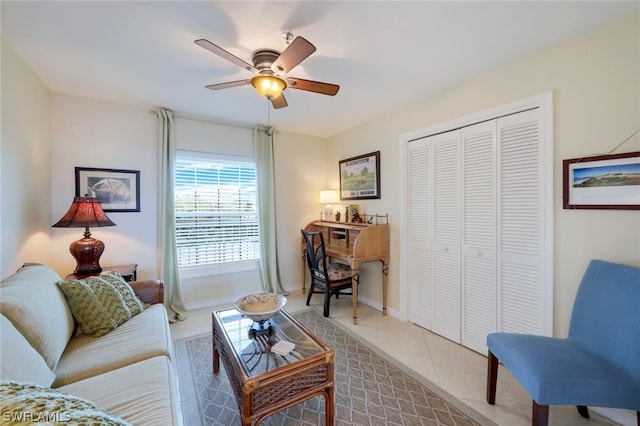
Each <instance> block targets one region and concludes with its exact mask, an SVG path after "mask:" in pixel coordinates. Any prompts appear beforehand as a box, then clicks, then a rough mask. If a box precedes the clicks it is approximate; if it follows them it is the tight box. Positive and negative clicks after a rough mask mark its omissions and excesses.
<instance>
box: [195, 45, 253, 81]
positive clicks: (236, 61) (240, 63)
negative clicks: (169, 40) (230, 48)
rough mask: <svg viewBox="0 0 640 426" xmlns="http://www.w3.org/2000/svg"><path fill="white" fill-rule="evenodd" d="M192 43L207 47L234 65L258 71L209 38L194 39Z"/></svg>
mask: <svg viewBox="0 0 640 426" xmlns="http://www.w3.org/2000/svg"><path fill="white" fill-rule="evenodd" d="M194 43H195V44H197V45H198V46H200V47H203V48H205V49H207V50H208V51H209V52H212V53H215V54H216V55H218V56H220V57H221V58H223V59H226V60H227V61H229V62H231V63H232V64H235V65H237V66H239V67H240V68H244V69H246V70H247V71H253V72H255V73H257V72H258V70H257V69H256V68H255V67H254V66H253V65H251V64H249V63H248V62H246V61H244V60H242V59H240V58H238V57H237V56H236V55H234V54H232V53H229V52H227V51H226V50H224V49H223V48H222V47H220V46H216V45H215V44H213V43H211V42H210V41H209V40H205V39H203V38H200V39H198V40H195V41H194Z"/></svg>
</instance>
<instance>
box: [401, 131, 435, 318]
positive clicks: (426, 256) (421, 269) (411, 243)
mask: <svg viewBox="0 0 640 426" xmlns="http://www.w3.org/2000/svg"><path fill="white" fill-rule="evenodd" d="M431 159H432V155H431V145H430V143H429V141H428V140H427V139H420V140H417V141H412V142H410V143H409V151H408V170H407V182H408V184H407V200H408V206H407V211H408V227H409V229H410V232H409V235H408V248H409V251H408V262H407V265H408V274H407V277H408V285H409V301H410V302H409V303H410V306H409V308H410V310H411V312H410V315H409V320H410V321H411V322H414V323H415V324H418V325H419V326H421V327H424V328H427V329H431V327H432V316H433V303H432V301H433V292H432V291H431V288H432V285H431V282H432V278H431V277H432V267H431V240H432V239H433V237H432V234H431V218H432V214H431V182H432V177H431V175H432V170H431Z"/></svg>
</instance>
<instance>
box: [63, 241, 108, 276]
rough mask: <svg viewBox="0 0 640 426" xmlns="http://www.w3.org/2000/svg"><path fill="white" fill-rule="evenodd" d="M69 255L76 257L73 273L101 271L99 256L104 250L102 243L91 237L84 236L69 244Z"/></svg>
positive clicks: (84, 273)
mask: <svg viewBox="0 0 640 426" xmlns="http://www.w3.org/2000/svg"><path fill="white" fill-rule="evenodd" d="M69 251H70V252H71V255H72V256H73V257H74V258H75V259H76V262H77V264H76V269H75V270H74V271H73V273H74V274H75V275H94V274H99V273H100V272H102V268H101V267H100V256H102V252H103V251H104V243H103V242H102V241H100V240H96V239H95V238H92V237H84V238H83V239H81V240H78V241H74V242H72V243H71V245H70V246H69Z"/></svg>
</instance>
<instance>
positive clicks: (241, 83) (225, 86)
mask: <svg viewBox="0 0 640 426" xmlns="http://www.w3.org/2000/svg"><path fill="white" fill-rule="evenodd" d="M250 83H251V80H249V79H247V80H236V81H227V82H226V83H218V84H210V85H208V86H204V87H206V88H207V89H211V90H222V89H228V88H230V87H237V86H244V85H245V84H250Z"/></svg>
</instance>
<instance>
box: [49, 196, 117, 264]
mask: <svg viewBox="0 0 640 426" xmlns="http://www.w3.org/2000/svg"><path fill="white" fill-rule="evenodd" d="M115 225H116V224H115V223H113V222H112V221H111V219H109V218H108V217H107V215H106V214H105V213H104V210H102V206H101V205H100V200H98V199H97V198H93V197H89V196H87V195H85V196H84V197H75V198H74V199H73V203H72V204H71V207H69V211H67V213H66V214H65V215H64V216H63V217H62V219H60V220H59V221H58V222H57V223H56V224H55V225H53V227H54V228H85V231H84V238H82V239H81V240H78V241H74V242H72V243H71V245H70V246H69V251H70V252H71V254H72V255H73V257H74V258H75V259H76V262H77V264H76V269H75V271H73V273H74V274H76V275H93V274H98V273H100V272H102V268H101V267H100V256H102V252H103V251H104V243H103V242H102V241H100V240H96V239H95V238H92V237H91V232H89V227H91V226H115Z"/></svg>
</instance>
